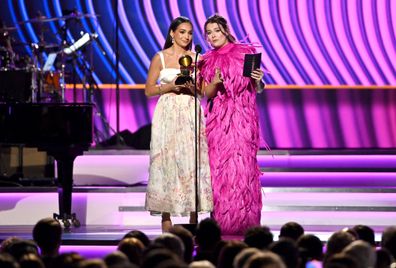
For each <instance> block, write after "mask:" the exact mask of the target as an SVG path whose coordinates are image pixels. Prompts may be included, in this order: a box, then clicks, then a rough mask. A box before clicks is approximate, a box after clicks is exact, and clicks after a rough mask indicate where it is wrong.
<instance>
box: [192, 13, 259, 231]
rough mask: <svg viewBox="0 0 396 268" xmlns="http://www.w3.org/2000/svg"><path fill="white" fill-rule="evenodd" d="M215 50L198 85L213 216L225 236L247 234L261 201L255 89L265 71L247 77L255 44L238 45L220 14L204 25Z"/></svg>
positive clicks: (204, 64)
mask: <svg viewBox="0 0 396 268" xmlns="http://www.w3.org/2000/svg"><path fill="white" fill-rule="evenodd" d="M204 30H205V35H206V38H207V40H208V41H209V43H210V45H211V46H212V47H213V49H212V50H210V51H209V52H207V53H206V54H204V55H203V56H202V60H201V61H200V63H199V70H200V83H201V87H202V88H203V90H204V92H205V94H206V96H207V98H208V103H207V107H206V134H207V140H208V147H209V161H210V168H211V176H212V188H213V194H214V196H213V201H214V211H213V213H212V217H213V218H214V219H215V220H216V221H217V222H218V223H219V225H220V227H221V230H222V233H223V234H243V233H244V231H246V229H247V228H249V227H251V226H254V225H259V224H260V217H261V208H262V199H261V184H260V179H259V176H260V170H259V167H258V164H257V158H256V155H257V151H258V149H259V126H258V112H257V107H256V93H257V90H262V88H263V87H264V84H263V83H262V82H261V81H262V78H263V71H262V70H260V69H256V70H254V71H253V72H252V75H251V77H244V76H243V74H242V73H243V62H244V55H245V54H251V53H255V48H254V47H253V46H252V45H248V44H240V43H237V42H236V40H235V38H234V37H233V36H232V35H231V34H230V31H229V28H228V25H227V21H226V20H225V19H224V18H223V17H221V16H219V15H214V16H212V17H210V18H209V19H208V20H207V21H206V23H205V27H204Z"/></svg>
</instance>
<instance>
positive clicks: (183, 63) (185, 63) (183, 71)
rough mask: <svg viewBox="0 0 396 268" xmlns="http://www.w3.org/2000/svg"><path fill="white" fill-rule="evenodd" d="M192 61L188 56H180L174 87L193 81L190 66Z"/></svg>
mask: <svg viewBox="0 0 396 268" xmlns="http://www.w3.org/2000/svg"><path fill="white" fill-rule="evenodd" d="M192 61H193V59H192V58H191V57H190V56H189V55H184V56H181V57H180V59H179V64H180V74H178V76H177V78H176V80H175V85H184V84H185V83H187V82H188V81H191V82H192V81H193V79H192V77H191V64H192Z"/></svg>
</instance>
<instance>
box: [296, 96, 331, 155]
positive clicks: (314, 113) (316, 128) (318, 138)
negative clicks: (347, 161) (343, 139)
mask: <svg viewBox="0 0 396 268" xmlns="http://www.w3.org/2000/svg"><path fill="white" fill-rule="evenodd" d="M302 99H303V100H304V101H303V103H304V104H303V110H304V118H305V121H306V122H307V131H308V134H309V137H308V139H309V140H310V141H311V145H312V146H313V147H314V148H320V147H321V146H323V144H327V142H326V139H325V131H326V130H325V128H324V127H323V120H322V118H321V116H320V111H318V105H317V101H318V100H317V92H315V91H314V90H304V91H302Z"/></svg>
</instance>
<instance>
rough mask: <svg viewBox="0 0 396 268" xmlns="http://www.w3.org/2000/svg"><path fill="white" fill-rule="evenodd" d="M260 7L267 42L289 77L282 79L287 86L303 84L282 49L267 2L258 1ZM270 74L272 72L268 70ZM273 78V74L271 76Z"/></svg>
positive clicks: (276, 78)
mask: <svg viewBox="0 0 396 268" xmlns="http://www.w3.org/2000/svg"><path fill="white" fill-rule="evenodd" d="M260 5H261V8H260V10H261V12H262V13H261V14H262V16H261V19H262V24H263V25H265V29H266V32H267V34H268V40H269V42H270V43H271V44H272V47H273V48H274V51H275V52H276V55H277V56H278V58H279V60H280V61H281V62H282V64H283V65H284V66H287V67H286V68H287V71H288V73H289V74H290V77H284V79H285V80H286V83H287V84H293V83H296V84H299V85H300V84H301V85H303V84H304V80H303V79H302V78H301V77H300V75H299V73H298V71H297V70H296V69H295V67H294V65H293V63H292V62H291V61H290V59H289V57H288V56H287V54H286V52H285V51H284V49H283V46H282V44H281V41H280V40H279V37H278V34H277V32H276V30H275V28H274V25H273V22H272V20H271V12H270V11H271V9H270V6H269V3H268V2H267V1H260ZM270 71H271V72H272V70H270ZM273 76H274V74H273ZM274 78H275V80H278V77H275V76H274Z"/></svg>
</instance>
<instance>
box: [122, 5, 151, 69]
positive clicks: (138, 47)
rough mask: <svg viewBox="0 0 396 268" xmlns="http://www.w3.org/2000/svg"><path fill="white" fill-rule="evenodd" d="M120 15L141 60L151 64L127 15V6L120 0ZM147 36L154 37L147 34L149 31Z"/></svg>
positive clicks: (146, 64) (123, 27) (145, 64)
mask: <svg viewBox="0 0 396 268" xmlns="http://www.w3.org/2000/svg"><path fill="white" fill-rule="evenodd" d="M118 16H119V18H120V22H121V26H122V29H123V30H124V31H125V33H126V36H127V38H128V40H129V42H130V44H131V45H132V47H133V48H134V50H135V51H136V54H137V56H138V57H139V60H140V61H142V62H143V64H144V66H149V65H150V59H149V58H148V57H147V55H146V52H145V51H144V50H143V49H142V47H141V45H140V42H139V40H137V38H136V36H135V33H134V31H133V30H132V28H131V26H130V24H129V21H128V17H127V15H126V12H125V8H124V5H123V1H119V5H118ZM142 23H144V21H142ZM146 36H148V37H150V38H152V37H151V36H150V35H148V34H147V32H146ZM126 49H127V50H128V48H127V47H126ZM128 56H132V55H128ZM136 65H140V64H136ZM140 69H141V68H140ZM140 71H141V72H146V70H142V69H141V70H140Z"/></svg>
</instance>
